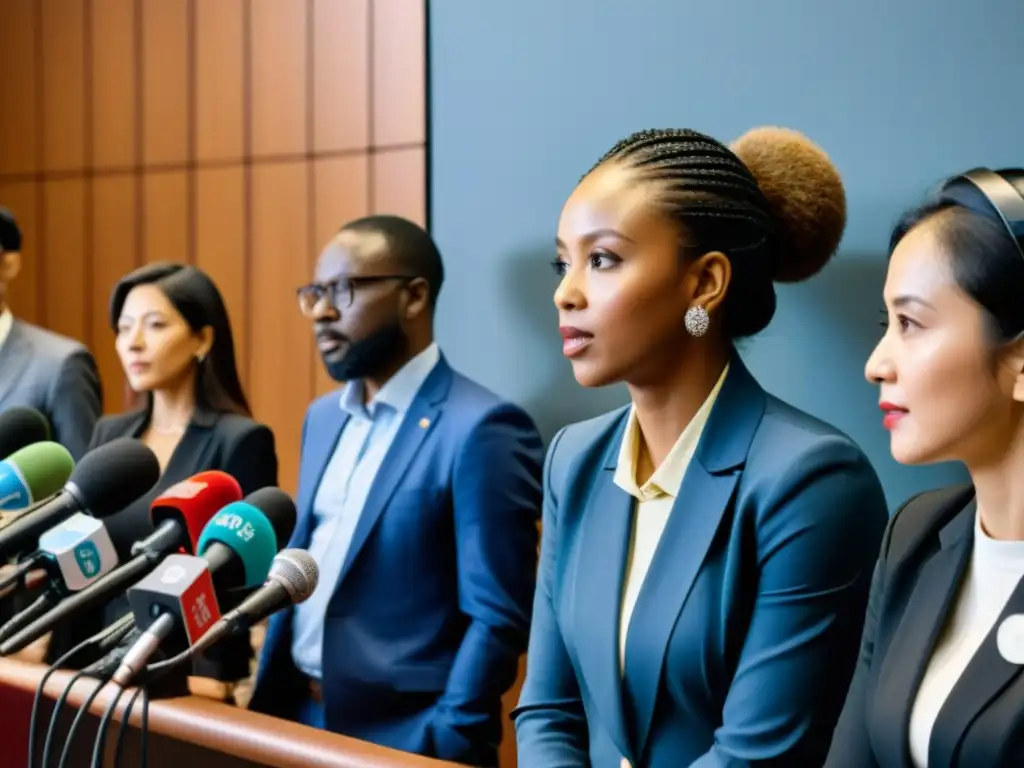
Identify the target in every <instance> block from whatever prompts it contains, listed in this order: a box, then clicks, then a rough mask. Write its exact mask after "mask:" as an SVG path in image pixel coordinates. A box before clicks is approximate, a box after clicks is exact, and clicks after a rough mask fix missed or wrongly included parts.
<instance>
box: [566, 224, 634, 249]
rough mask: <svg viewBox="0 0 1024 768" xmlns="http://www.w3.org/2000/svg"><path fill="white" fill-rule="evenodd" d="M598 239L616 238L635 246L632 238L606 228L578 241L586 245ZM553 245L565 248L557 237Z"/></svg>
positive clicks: (588, 234)
mask: <svg viewBox="0 0 1024 768" xmlns="http://www.w3.org/2000/svg"><path fill="white" fill-rule="evenodd" d="M600 237H617V238H618V239H619V240H625V241H626V242H627V243H633V244H634V245H635V244H636V240H634V239H633V238H632V237H629V236H628V235H624V234H622V233H621V232H619V230H617V229H608V228H604V229H595V230H594V231H593V232H588V233H587V234H585V235H584V236H583V237H581V238H580V240H581V241H583V242H585V243H587V242H593V241H594V240H597V239H598V238H600ZM555 245H556V246H558V247H559V248H565V247H566V245H565V243H563V242H562V239H561V238H559V237H556V238H555Z"/></svg>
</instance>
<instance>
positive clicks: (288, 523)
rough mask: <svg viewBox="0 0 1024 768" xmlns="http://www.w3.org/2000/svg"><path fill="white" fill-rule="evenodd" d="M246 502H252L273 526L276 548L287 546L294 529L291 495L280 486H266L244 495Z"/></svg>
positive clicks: (294, 517) (293, 510) (293, 504)
mask: <svg viewBox="0 0 1024 768" xmlns="http://www.w3.org/2000/svg"><path fill="white" fill-rule="evenodd" d="M245 501H246V503H248V504H252V505H253V506H254V507H256V509H258V510H260V511H261V512H262V513H263V514H264V515H266V516H267V519H268V520H269V521H270V524H271V525H272V526H274V534H275V535H276V536H277V548H278V549H279V550H280V549H282V548H284V547H286V546H288V542H289V541H290V540H291V538H292V533H293V532H294V531H295V520H296V511H295V502H294V501H292V497H291V496H289V495H288V494H287V493H285V492H284V491H282V490H281V489H280V488H275V487H273V486H268V487H266V488H260V489H259V490H256V491H253V492H252V493H250V494H249V495H248V496H246V497H245Z"/></svg>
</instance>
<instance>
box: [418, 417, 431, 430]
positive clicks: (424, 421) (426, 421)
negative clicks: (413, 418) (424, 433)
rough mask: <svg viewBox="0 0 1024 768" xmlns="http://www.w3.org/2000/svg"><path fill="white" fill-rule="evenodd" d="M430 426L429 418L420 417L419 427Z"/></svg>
mask: <svg viewBox="0 0 1024 768" xmlns="http://www.w3.org/2000/svg"><path fill="white" fill-rule="evenodd" d="M429 426H430V419H428V418H426V417H423V418H422V419H420V429H426V428H427V427H429Z"/></svg>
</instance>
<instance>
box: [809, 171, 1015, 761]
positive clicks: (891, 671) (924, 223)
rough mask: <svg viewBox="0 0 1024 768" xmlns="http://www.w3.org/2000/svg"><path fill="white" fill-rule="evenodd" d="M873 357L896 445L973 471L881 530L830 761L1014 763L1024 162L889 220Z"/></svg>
mask: <svg viewBox="0 0 1024 768" xmlns="http://www.w3.org/2000/svg"><path fill="white" fill-rule="evenodd" d="M890 254H891V255H890V257H889V271H888V276H887V277H886V281H885V305H886V313H887V315H888V328H887V330H886V332H885V335H884V336H883V337H882V340H881V341H880V342H879V343H878V346H877V347H876V348H875V351H874V352H873V353H872V355H871V357H870V359H869V360H868V363H867V370H866V373H867V378H868V380H869V381H870V382H872V383H873V384H877V385H878V386H879V390H880V392H879V401H880V405H881V408H882V413H883V416H882V420H883V424H884V426H885V428H886V429H888V430H889V431H890V434H891V437H890V449H891V451H892V455H893V458H895V459H896V460H897V461H899V462H900V463H902V464H931V463H934V462H939V461H959V462H962V463H963V464H964V465H965V466H966V467H967V470H968V472H969V473H970V480H971V482H970V484H969V485H962V486H958V487H953V488H945V489H942V490H938V491H931V492H928V493H925V494H922V495H919V496H916V497H915V498H913V499H911V500H910V501H909V502H907V503H906V504H905V505H904V506H903V507H902V509H900V510H899V511H898V512H897V513H896V514H895V515H894V516H893V519H892V521H891V523H890V524H889V528H888V530H887V531H886V535H885V539H884V541H883V544H882V553H881V557H880V559H879V562H878V566H877V568H876V570H875V575H874V581H873V583H872V587H871V598H870V603H869V607H868V615H867V620H866V621H865V626H864V637H863V641H862V646H861V654H860V662H859V664H858V666H857V672H856V674H855V676H854V681H853V684H852V686H851V688H850V694H849V697H848V699H847V702H846V707H845V709H844V710H843V714H842V718H841V719H840V722H839V726H838V728H837V729H836V734H835V740H834V742H833V744H832V750H831V752H830V754H829V758H828V762H827V766H828V768H847V766H848V767H849V768H911V766H913V768H1002V767H1003V766H1005V767H1006V768H1009V767H1010V766H1014V768H1020V766H1022V765H1024V675H1021V670H1022V669H1024V581H1022V577H1024V171H1022V170H1007V171H998V172H993V171H990V170H987V169H975V170H973V171H970V172H968V173H965V174H962V175H960V176H955V177H953V178H952V179H950V180H949V181H947V182H946V183H945V184H944V185H943V187H942V188H941V190H940V191H939V192H938V194H937V195H936V196H935V197H934V198H933V199H930V200H928V201H926V202H925V203H924V205H922V206H921V207H920V208H917V209H915V210H913V211H911V212H910V213H908V214H907V215H906V216H904V217H903V219H902V220H901V221H900V223H899V224H898V225H897V227H896V229H895V231H894V232H893V235H892V239H891V241H890Z"/></svg>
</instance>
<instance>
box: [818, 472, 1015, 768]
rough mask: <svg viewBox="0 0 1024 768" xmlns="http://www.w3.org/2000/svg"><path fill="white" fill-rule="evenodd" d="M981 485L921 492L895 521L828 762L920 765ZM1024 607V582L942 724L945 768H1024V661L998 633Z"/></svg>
mask: <svg viewBox="0 0 1024 768" xmlns="http://www.w3.org/2000/svg"><path fill="white" fill-rule="evenodd" d="M975 511H976V508H975V503H974V489H973V488H972V487H971V486H959V487H954V488H945V489H942V490H939V491H930V492H928V493H924V494H921V495H919V496H916V497H914V498H913V499H911V500H910V501H909V502H907V503H906V504H905V505H904V506H903V508H902V509H900V510H899V511H898V512H897V513H896V514H895V515H893V517H892V519H891V520H890V522H889V527H888V530H887V531H886V535H885V539H884V541H883V543H882V553H881V557H880V559H879V561H878V565H877V567H876V569H875V575H874V581H873V583H872V587H871V598H870V601H869V604H868V613H867V620H866V622H865V625H864V635H863V639H862V643H861V653H860V660H859V662H858V666H857V671H856V673H855V675H854V678H853V684H852V685H851V687H850V692H849V695H848V697H847V700H846V706H845V708H844V709H843V714H842V717H841V718H840V720H839V724H838V726H837V728H836V731H835V736H834V738H833V741H832V748H831V751H830V752H829V756H828V760H827V761H826V763H825V768H910V766H911V765H912V763H911V760H910V749H909V729H910V712H911V708H912V706H913V702H914V700H915V698H916V696H917V690H918V687H919V686H920V684H921V680H922V678H923V676H924V673H925V670H926V668H927V665H928V661H929V660H930V658H931V655H932V652H933V650H934V648H935V643H936V641H937V639H938V637H939V635H940V632H941V631H942V630H943V629H944V627H945V624H946V621H947V620H948V618H949V616H950V614H951V609H952V608H953V607H954V606H955V604H956V600H957V595H958V591H959V588H960V585H961V583H962V581H963V579H964V576H965V574H966V572H967V565H968V563H969V562H970V558H971V551H972V548H973V543H974V516H975ZM1021 613H1024V581H1022V582H1021V583H1020V584H1018V585H1017V587H1016V589H1015V590H1014V592H1013V594H1012V595H1011V596H1010V599H1009V601H1008V603H1007V604H1006V607H1005V608H1004V609H1003V612H1002V613H1001V614H1000V616H999V619H998V620H997V621H996V623H995V625H994V626H993V628H992V630H991V631H990V632H989V634H988V635H987V636H986V638H985V640H984V642H983V643H982V644H981V647H980V648H979V649H978V651H977V652H976V653H975V655H974V657H973V658H972V659H971V662H970V664H969V665H968V666H967V668H966V669H965V670H964V672H963V675H962V676H961V678H960V679H959V681H958V682H957V684H956V687H954V688H953V690H952V692H951V693H950V695H949V698H948V699H947V700H946V702H945V704H944V705H943V706H942V709H941V710H940V711H939V715H938V717H937V719H936V721H935V725H934V727H933V729H932V735H931V741H930V744H929V748H928V750H929V751H928V764H929V765H930V766H935V767H936V768H939V767H940V766H941V768H1010V767H1011V766H1014V768H1019V767H1020V766H1022V765H1024V675H1021V670H1022V669H1024V667H1021V666H1018V665H1016V664H1011V663H1010V662H1008V661H1006V660H1005V659H1004V658H1003V657H1002V655H1001V654H1000V652H999V649H998V647H997V643H996V636H997V632H998V628H999V625H1000V624H1001V623H1002V622H1003V620H1004V619H1005V618H1006V617H1007V616H1011V615H1014V614H1021Z"/></svg>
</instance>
